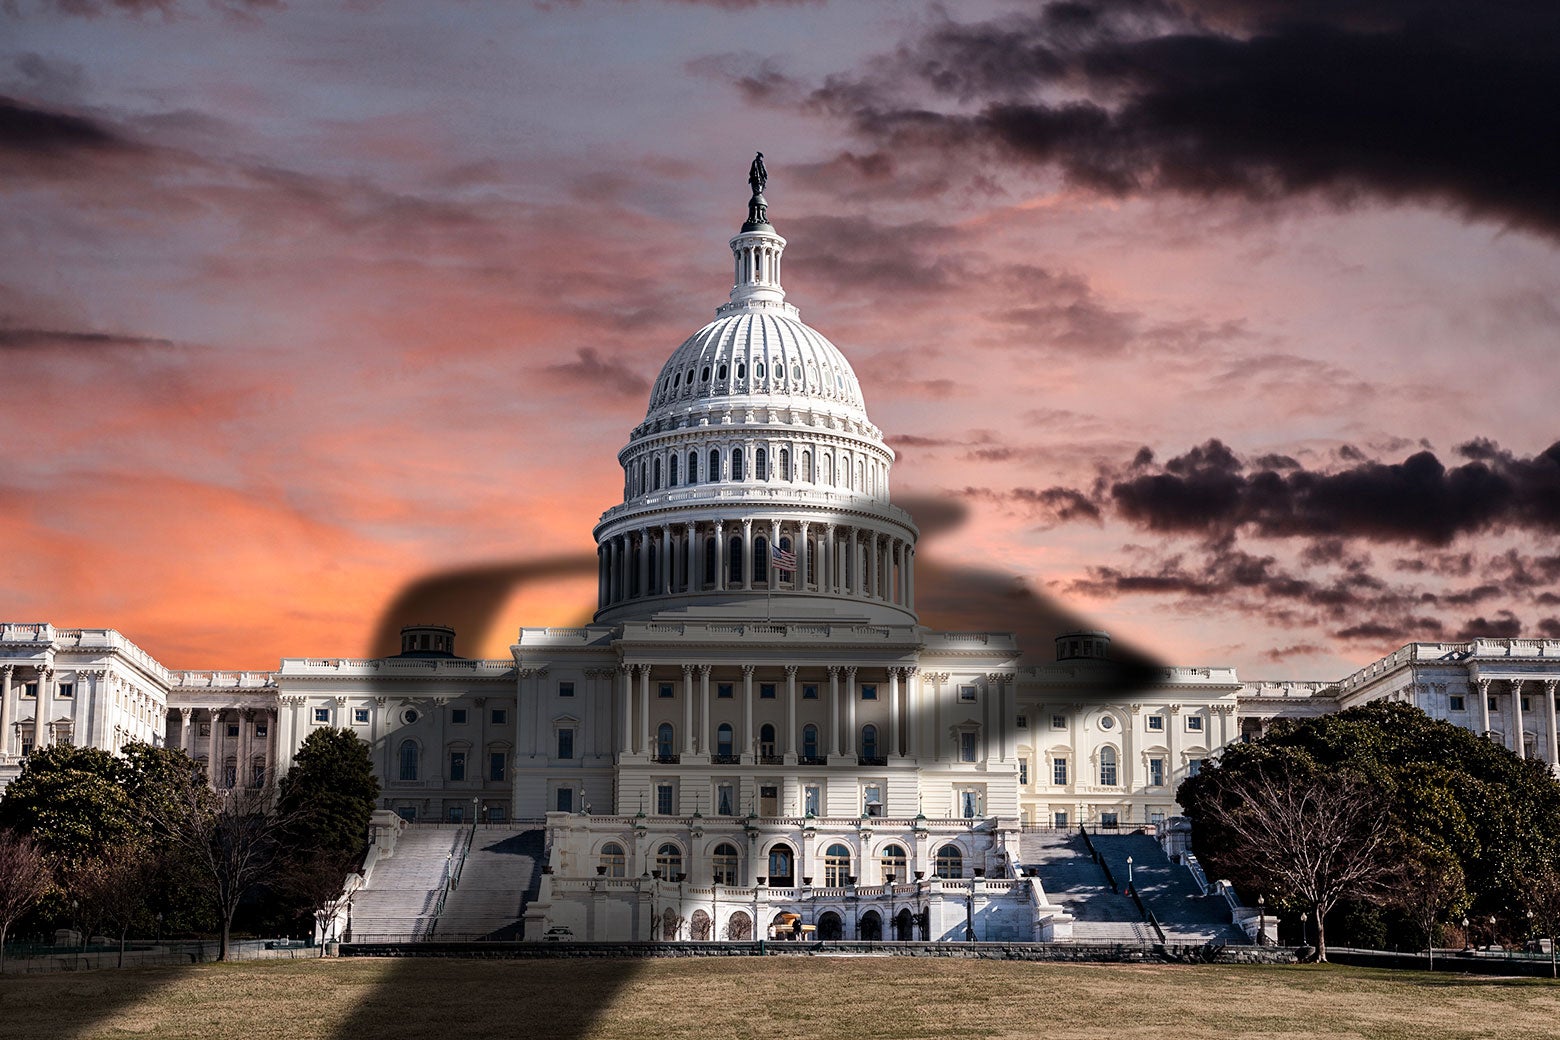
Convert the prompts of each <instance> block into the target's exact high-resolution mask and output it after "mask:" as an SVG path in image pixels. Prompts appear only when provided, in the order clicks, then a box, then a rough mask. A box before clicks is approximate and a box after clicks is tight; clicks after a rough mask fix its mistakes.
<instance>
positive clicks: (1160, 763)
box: [1148, 758, 1165, 787]
mask: <svg viewBox="0 0 1560 1040" xmlns="http://www.w3.org/2000/svg"><path fill="white" fill-rule="evenodd" d="M1148 786H1149V787H1163V786H1165V760H1164V759H1162V758H1151V759H1149V760H1148Z"/></svg>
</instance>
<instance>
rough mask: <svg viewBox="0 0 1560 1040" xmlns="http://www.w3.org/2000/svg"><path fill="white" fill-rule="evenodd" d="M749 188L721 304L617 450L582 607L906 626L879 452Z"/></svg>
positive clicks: (908, 613) (884, 460)
mask: <svg viewBox="0 0 1560 1040" xmlns="http://www.w3.org/2000/svg"><path fill="white" fill-rule="evenodd" d="M755 188H756V189H757V190H755V192H754V195H753V198H752V199H751V200H749V204H748V219H747V221H746V222H745V223H744V224H743V225H742V229H741V231H740V232H738V234H737V235H736V236H735V237H733V238H732V239H731V241H730V243H729V245H730V248H731V252H732V258H733V271H734V276H733V285H732V288H731V292H730V295H729V298H728V300H727V302H725V303H723V304H722V305H721V306H720V307H719V308H717V309H716V312H715V319H714V320H713V321H711V322H710V323H709V324H707V325H705V326H704V327H703V328H701V329H700V330H699V331H697V332H695V333H694V334H693V335H692V336H690V337H688V338H687V339H686V340H684V341H683V343H682V345H681V346H679V347H678V348H677V349H676V350H674V351H673V352H672V354H671V356H670V357H669V358H668V359H667V361H666V363H665V365H663V366H662V368H661V371H660V374H659V375H658V376H657V377H656V380H655V383H654V384H653V386H652V388H651V391H650V401H649V406H648V408H647V410H646V413H645V418H644V421H643V422H641V423H640V424H639V425H638V426H636V427H635V428H634V429H633V430H632V431H631V432H630V434H629V441H628V444H627V445H625V446H624V448H623V449H622V451H620V452H619V453H618V462H619V463H620V464H621V466H622V467H623V502H622V504H621V505H618V506H614V507H613V508H612V509H609V510H607V511H606V512H605V513H604V514H602V517H601V522H600V523H599V524H598V525H597V527H596V540H597V544H598V547H599V555H600V589H599V593H600V596H599V603H600V609H599V610H598V611H597V614H596V617H597V619H598V620H602V621H611V620H617V619H628V618H631V617H637V616H644V615H647V614H654V613H659V612H661V611H664V610H669V609H687V608H690V607H694V606H714V605H717V604H718V605H720V606H721V608H722V609H723V610H727V611H730V610H732V609H736V610H738V611H740V610H741V609H742V608H743V606H744V605H747V606H748V607H749V608H752V609H757V608H758V607H761V608H762V609H763V610H764V611H765V613H766V614H767V613H769V612H770V611H771V610H773V609H775V608H776V607H777V606H783V609H785V610H788V611H790V612H792V613H795V614H800V615H812V616H816V615H817V614H819V613H823V614H834V615H836V616H838V615H840V614H841V612H842V611H848V612H849V613H850V616H852V617H855V618H857V619H871V620H878V621H893V622H901V623H902V622H904V621H906V620H909V621H912V622H913V621H914V617H915V615H914V607H913V592H914V571H913V560H914V555H915V539H916V530H915V525H914V523H912V522H911V520H910V517H909V515H908V514H907V513H905V512H904V511H903V510H901V509H899V508H897V507H895V506H893V505H892V504H890V502H889V493H888V487H889V471H890V469H891V467H892V465H893V461H894V452H893V449H891V448H889V447H888V445H887V444H885V443H884V441H883V434H882V431H881V430H879V429H878V428H877V427H876V426H874V425H873V423H872V421H871V419H870V418H868V416H867V410H866V403H865V401H864V399H863V397H862V393H861V383H860V381H859V380H857V378H856V373H855V371H854V370H853V369H852V368H851V365H850V362H849V361H847V360H846V359H845V355H844V354H842V353H841V352H840V350H839V348H837V347H836V346H835V345H834V344H833V343H830V342H829V340H828V339H827V338H826V337H824V336H823V335H822V334H821V333H819V332H817V331H816V330H814V329H812V328H810V327H809V326H807V325H805V324H803V323H802V320H801V315H800V313H799V312H798V311H797V309H796V307H794V306H793V305H791V304H790V303H788V302H786V299H785V289H784V288H783V287H782V286H781V284H780V270H781V258H782V255H783V254H784V251H785V245H786V242H785V239H784V238H782V237H780V235H779V234H778V233H777V232H776V231H775V229H774V227H773V226H772V225H770V223H769V220H768V203H767V202H766V201H765V199H764V197H763V195H762V192H761V187H760V185H755ZM754 593H762V595H761V596H758V597H757V599H756V603H757V607H754V603H755V598H754V596H753V594H754ZM776 594H779V595H781V596H784V597H785V600H784V602H783V604H779V603H777V601H776Z"/></svg>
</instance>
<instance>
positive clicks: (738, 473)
mask: <svg viewBox="0 0 1560 1040" xmlns="http://www.w3.org/2000/svg"><path fill="white" fill-rule="evenodd" d="M746 457H747V452H745V451H743V450H742V449H741V448H733V449H731V479H732V480H741V479H742V460H743V459H745V458H746Z"/></svg>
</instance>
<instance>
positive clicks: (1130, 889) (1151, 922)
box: [1127, 881, 1165, 944]
mask: <svg viewBox="0 0 1560 1040" xmlns="http://www.w3.org/2000/svg"><path fill="white" fill-rule="evenodd" d="M1127 895H1129V896H1131V897H1132V901H1133V902H1134V903H1136V904H1137V908H1138V913H1139V914H1140V915H1141V916H1142V918H1143V920H1144V921H1146V922H1148V926H1149V927H1150V928H1152V929H1153V930H1154V934H1155V935H1157V936H1159V942H1160V943H1161V944H1163V943H1164V941H1165V930H1164V929H1163V928H1162V927H1160V925H1159V918H1157V917H1155V916H1154V911H1153V910H1151V909H1150V908H1149V906H1148V904H1146V903H1144V902H1143V897H1142V896H1141V895H1139V894H1138V890H1137V885H1136V884H1134V883H1133V882H1131V881H1129V882H1127Z"/></svg>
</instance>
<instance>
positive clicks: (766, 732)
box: [758, 722, 775, 758]
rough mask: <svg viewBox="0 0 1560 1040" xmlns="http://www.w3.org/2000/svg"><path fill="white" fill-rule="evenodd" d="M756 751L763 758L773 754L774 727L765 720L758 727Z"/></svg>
mask: <svg viewBox="0 0 1560 1040" xmlns="http://www.w3.org/2000/svg"><path fill="white" fill-rule="evenodd" d="M758 753H759V754H760V755H763V756H764V757H765V758H773V757H774V754H775V728H774V726H772V725H770V724H769V723H767V722H766V723H764V724H763V725H762V726H760V727H758Z"/></svg>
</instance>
